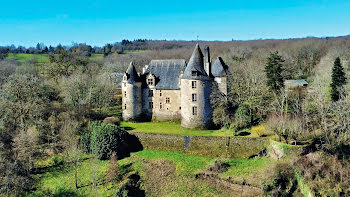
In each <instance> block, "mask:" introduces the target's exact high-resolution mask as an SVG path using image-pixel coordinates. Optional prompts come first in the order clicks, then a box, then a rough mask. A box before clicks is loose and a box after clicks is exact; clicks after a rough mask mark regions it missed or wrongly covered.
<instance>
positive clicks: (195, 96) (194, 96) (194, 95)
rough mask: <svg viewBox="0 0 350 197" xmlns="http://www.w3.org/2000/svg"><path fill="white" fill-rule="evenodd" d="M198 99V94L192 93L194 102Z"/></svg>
mask: <svg viewBox="0 0 350 197" xmlns="http://www.w3.org/2000/svg"><path fill="white" fill-rule="evenodd" d="M196 101H197V94H192V102H196Z"/></svg>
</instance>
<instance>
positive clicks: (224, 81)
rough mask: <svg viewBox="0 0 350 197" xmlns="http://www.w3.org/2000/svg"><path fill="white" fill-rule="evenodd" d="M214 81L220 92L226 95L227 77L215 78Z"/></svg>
mask: <svg viewBox="0 0 350 197" xmlns="http://www.w3.org/2000/svg"><path fill="white" fill-rule="evenodd" d="M214 80H215V82H216V83H217V84H218V88H219V90H220V92H222V93H224V94H225V95H227V77H215V79H214Z"/></svg>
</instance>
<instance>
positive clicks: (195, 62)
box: [182, 44, 208, 79]
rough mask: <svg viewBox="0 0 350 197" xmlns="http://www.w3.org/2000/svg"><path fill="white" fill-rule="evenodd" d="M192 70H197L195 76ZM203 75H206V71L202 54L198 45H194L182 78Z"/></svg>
mask: <svg viewBox="0 0 350 197" xmlns="http://www.w3.org/2000/svg"><path fill="white" fill-rule="evenodd" d="M192 71H197V76H192ZM203 77H208V75H207V73H206V72H205V70H204V56H203V53H202V51H201V49H200V47H199V45H198V44H197V45H196V48H195V49H194V51H193V53H192V56H191V58H190V61H189V62H188V64H187V67H186V69H185V71H184V74H183V76H182V79H199V78H203Z"/></svg>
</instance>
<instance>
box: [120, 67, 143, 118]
mask: <svg viewBox="0 0 350 197" xmlns="http://www.w3.org/2000/svg"><path fill="white" fill-rule="evenodd" d="M141 85H142V82H141V79H140V77H139V75H138V73H137V72H136V69H135V66H134V65H133V63H132V62H131V63H130V65H129V67H128V69H127V71H126V72H125V73H124V76H123V81H122V94H123V102H122V109H123V110H122V111H123V119H124V120H136V119H137V118H138V117H139V116H140V115H141V113H142V97H141Z"/></svg>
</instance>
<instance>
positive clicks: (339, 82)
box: [331, 57, 346, 101]
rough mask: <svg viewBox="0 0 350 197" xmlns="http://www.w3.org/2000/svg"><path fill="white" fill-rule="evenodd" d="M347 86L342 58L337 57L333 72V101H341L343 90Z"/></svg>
mask: <svg viewBox="0 0 350 197" xmlns="http://www.w3.org/2000/svg"><path fill="white" fill-rule="evenodd" d="M345 84H346V76H345V72H344V68H343V66H342V65H341V62H340V58H339V57H337V58H336V59H335V61H334V66H333V70H332V83H331V88H332V90H331V96H332V100H333V101H338V100H339V98H340V91H341V88H343V87H344V85H345Z"/></svg>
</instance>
